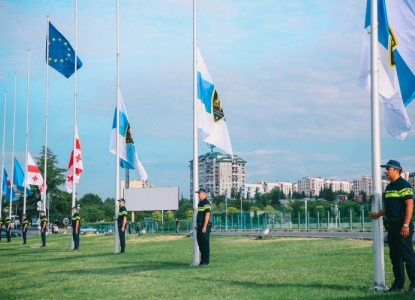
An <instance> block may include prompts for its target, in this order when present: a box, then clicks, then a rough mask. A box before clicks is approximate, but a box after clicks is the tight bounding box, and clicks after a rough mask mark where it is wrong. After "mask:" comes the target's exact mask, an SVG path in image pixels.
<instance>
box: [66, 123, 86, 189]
mask: <svg viewBox="0 0 415 300" xmlns="http://www.w3.org/2000/svg"><path fill="white" fill-rule="evenodd" d="M75 139H76V148H75V153H74V151H72V153H71V159H70V160H69V166H68V172H67V173H66V184H65V185H66V191H67V192H68V193H72V188H73V182H74V181H75V185H78V183H79V178H80V177H81V173H82V171H83V170H84V166H83V164H82V156H81V143H80V142H79V136H78V127H75ZM74 157H75V160H74ZM74 168H75V178H74V173H73V170H74Z"/></svg>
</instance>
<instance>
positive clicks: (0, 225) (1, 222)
mask: <svg viewBox="0 0 415 300" xmlns="http://www.w3.org/2000/svg"><path fill="white" fill-rule="evenodd" d="M0 201H1V200H0ZM2 226H3V221H2V220H1V217H0V232H1V227H2ZM0 241H1V234H0Z"/></svg>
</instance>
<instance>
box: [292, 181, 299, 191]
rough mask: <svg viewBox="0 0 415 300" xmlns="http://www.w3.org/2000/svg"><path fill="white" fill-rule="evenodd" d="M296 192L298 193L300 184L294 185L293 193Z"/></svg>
mask: <svg viewBox="0 0 415 300" xmlns="http://www.w3.org/2000/svg"><path fill="white" fill-rule="evenodd" d="M294 192H298V184H297V183H294V184H293V193H294Z"/></svg>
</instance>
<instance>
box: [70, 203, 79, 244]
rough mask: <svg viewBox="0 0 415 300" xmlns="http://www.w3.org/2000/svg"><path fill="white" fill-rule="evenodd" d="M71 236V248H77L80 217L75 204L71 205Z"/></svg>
mask: <svg viewBox="0 0 415 300" xmlns="http://www.w3.org/2000/svg"><path fill="white" fill-rule="evenodd" d="M72 213H73V215H72V238H73V243H74V248H73V250H78V248H79V227H80V222H81V217H80V216H79V213H78V208H77V207H76V206H74V207H72Z"/></svg>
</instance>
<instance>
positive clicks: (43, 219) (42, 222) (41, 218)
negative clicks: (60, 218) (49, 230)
mask: <svg viewBox="0 0 415 300" xmlns="http://www.w3.org/2000/svg"><path fill="white" fill-rule="evenodd" d="M47 221H48V219H47V218H46V215H44V216H43V217H42V216H40V222H41V224H40V228H43V225H45V224H46V222H47ZM45 228H46V227H45Z"/></svg>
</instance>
